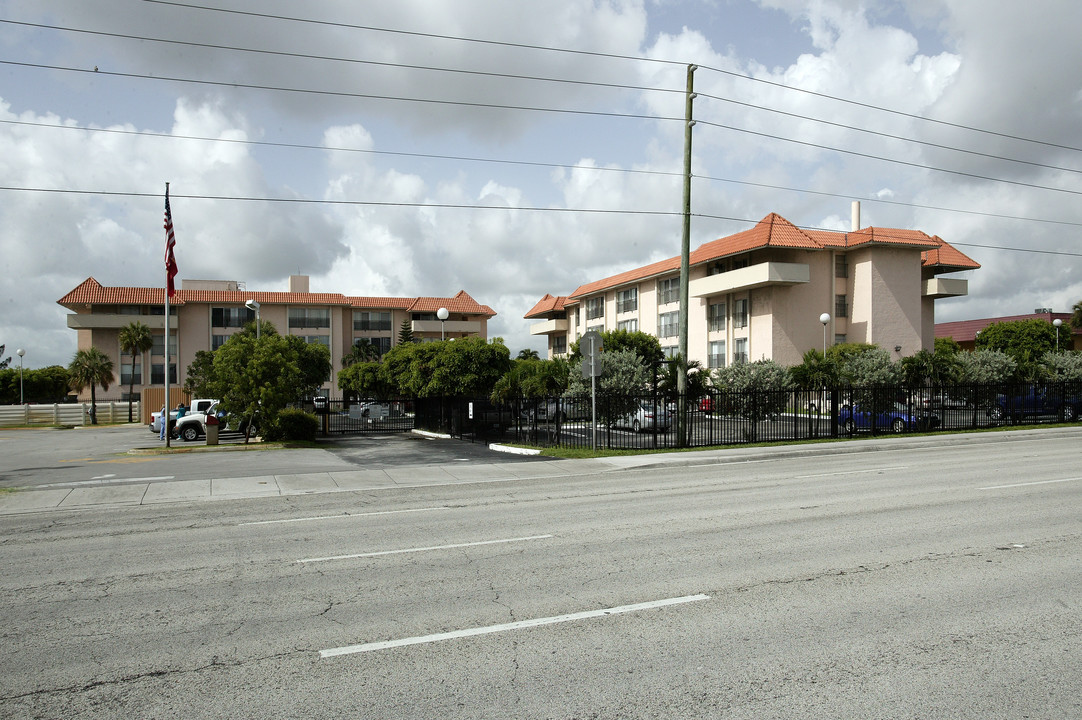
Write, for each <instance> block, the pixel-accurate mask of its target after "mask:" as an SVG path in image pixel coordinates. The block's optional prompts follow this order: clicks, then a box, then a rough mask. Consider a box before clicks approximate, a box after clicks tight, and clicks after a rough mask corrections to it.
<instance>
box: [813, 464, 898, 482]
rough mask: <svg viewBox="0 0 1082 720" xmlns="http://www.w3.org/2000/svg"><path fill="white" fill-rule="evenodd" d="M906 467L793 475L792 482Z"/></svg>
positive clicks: (893, 466) (894, 466)
mask: <svg viewBox="0 0 1082 720" xmlns="http://www.w3.org/2000/svg"><path fill="white" fill-rule="evenodd" d="M908 469H909V466H908V465H891V466H889V467H878V468H864V469H862V470H846V471H844V472H829V473H817V474H815V475H794V476H793V479H794V480H804V479H807V478H817V477H834V476H835V475H862V474H864V473H873V472H883V471H884V470H908Z"/></svg>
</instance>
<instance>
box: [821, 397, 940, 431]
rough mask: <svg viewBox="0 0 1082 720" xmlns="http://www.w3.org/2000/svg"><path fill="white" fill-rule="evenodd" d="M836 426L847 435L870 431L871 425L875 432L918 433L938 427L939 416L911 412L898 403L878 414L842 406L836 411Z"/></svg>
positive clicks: (856, 407) (923, 412) (915, 411)
mask: <svg viewBox="0 0 1082 720" xmlns="http://www.w3.org/2000/svg"><path fill="white" fill-rule="evenodd" d="M873 421H874V422H873ZM838 425H840V426H841V428H842V430H843V431H844V432H846V433H849V434H852V433H854V432H856V431H857V430H871V429H872V427H873V425H874V427H875V428H876V429H877V430H890V431H891V432H896V433H901V432H914V431H917V432H919V431H922V430H931V429H932V428H936V427H939V416H938V415H936V414H935V413H932V412H927V411H923V410H918V409H912V410H911V409H910V408H909V407H908V406H907V405H906V404H905V403H899V402H896V403H894V407H893V408H891V409H889V410H886V411H884V412H881V413H878V414H876V413H873V412H865V411H862V410H861V409H860V407H859V406H851V405H842V406H841V408H839V409H838Z"/></svg>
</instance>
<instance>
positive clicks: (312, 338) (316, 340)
mask: <svg viewBox="0 0 1082 720" xmlns="http://www.w3.org/2000/svg"><path fill="white" fill-rule="evenodd" d="M297 337H299V338H300V339H301V340H304V341H305V342H306V343H308V344H309V345H322V346H323V347H325V348H330V347H331V336H330V335H298V336H297Z"/></svg>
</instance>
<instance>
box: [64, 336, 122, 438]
mask: <svg viewBox="0 0 1082 720" xmlns="http://www.w3.org/2000/svg"><path fill="white" fill-rule="evenodd" d="M68 380H69V382H70V383H71V389H72V390H74V391H76V392H81V391H82V389H83V388H85V387H86V386H88V385H89V386H90V424H91V425H97V424H98V410H97V393H96V388H97V386H98V385H101V389H102V390H108V389H109V386H110V385H112V384H113V361H112V360H110V359H109V357H108V356H107V355H106V354H105V353H103V352H102V351H101V350H98V349H97V348H96V347H91V348H88V349H86V350H79V351H78V352H76V353H75V357H73V358H72V359H71V364H70V365H68Z"/></svg>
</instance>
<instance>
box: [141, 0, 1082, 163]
mask: <svg viewBox="0 0 1082 720" xmlns="http://www.w3.org/2000/svg"><path fill="white" fill-rule="evenodd" d="M143 2H147V3H153V4H157V5H172V6H175V7H183V8H189V9H193V10H205V11H208V12H220V13H230V14H235V15H246V16H250V17H261V18H267V19H273V20H285V21H288V22H299V23H309V24H315V25H327V26H331V27H341V28H349V29H355V30H368V31H371V32H382V33H392V34H398V35H408V36H414V37H424V38H432V39H439V40H454V41H458V42H467V43H475V44H481V45H494V46H499V47H513V48H521V49H529V50H541V51H546V52H557V53H566V54H573V55H584V56H591V57H603V58H610V59H618V60H631V61H635V62H646V63H658V64H664V65H679V66H686V65H687V64H688V63H687V62H681V61H676V60H662V59H659V58H649V57H643V56H639V55H622V54H617V53H603V52H596V51H590V50H574V49H570V48H559V47H551V46H544V45H531V44H528V43H514V42H506V41H500V40H482V39H479V38H470V37H463V36H455V35H444V34H439V33H425V32H417V31H410V30H396V29H391V28H381V27H376V26H372V25H359V24H350V23H341V22H331V21H327V20H313V19H310V18H301V17H295V16H286V15H273V14H270V13H257V12H251V11H245V10H233V9H225V8H214V7H207V6H205V5H196V4H192V3H183V2H176V1H175V0H143ZM698 66H699V67H701V68H702V69H703V70H707V71H710V72H716V73H720V74H722V75H729V76H731V77H737V78H740V79H743V80H748V81H751V82H756V83H762V84H765V85H770V86H772V87H777V88H782V89H785V90H790V91H792V92H799V93H803V94H806V95H811V96H814V97H821V98H824V99H827V100H833V101H835V102H841V103H846V104H849V105H853V106H855V107H862V108H867V109H870V110H877V111H879V112H884V113H889V114H892V115H899V116H901V117H907V118H911V119H914V120H922V121H924V122H928V123H933V124H937V125H943V126H946V127H952V128H955V129H959V130H967V131H970V132H976V133H981V134H984V135H992V136H994V137H1001V138H1006V139H1009V140H1019V141H1022V142H1028V143H1033V144H1037V145H1044V146H1046V147H1053V148H1058V149H1061V150H1071V151H1074V152H1082V148H1077V147H1073V146H1070V145H1062V144H1059V143H1053V142H1048V141H1044V140H1035V139H1033V138H1027V137H1022V136H1020V135H1012V134H1010V133H1001V132H997V131H994V130H987V129H984V128H979V127H975V126H972V125H964V124H961V123H954V122H949V121H947V120H939V119H936V118H930V117H926V116H924V115H918V114H916V113H909V112H905V111H902V110H895V109H893V108H887V107H882V106H879V105H873V104H871V103H866V102H861V101H859V100H850V99H848V98H843V97H839V96H836V95H829V94H827V93H821V92H816V91H814V90H807V89H805V88H801V87H797V86H795V85H787V84H785V83H781V82H777V81H774V80H765V79H763V78H757V77H755V76H753V75H747V74H745V73H738V72H735V71H733V70H723V69H721V68H716V67H712V66H710V65H702V64H698Z"/></svg>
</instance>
